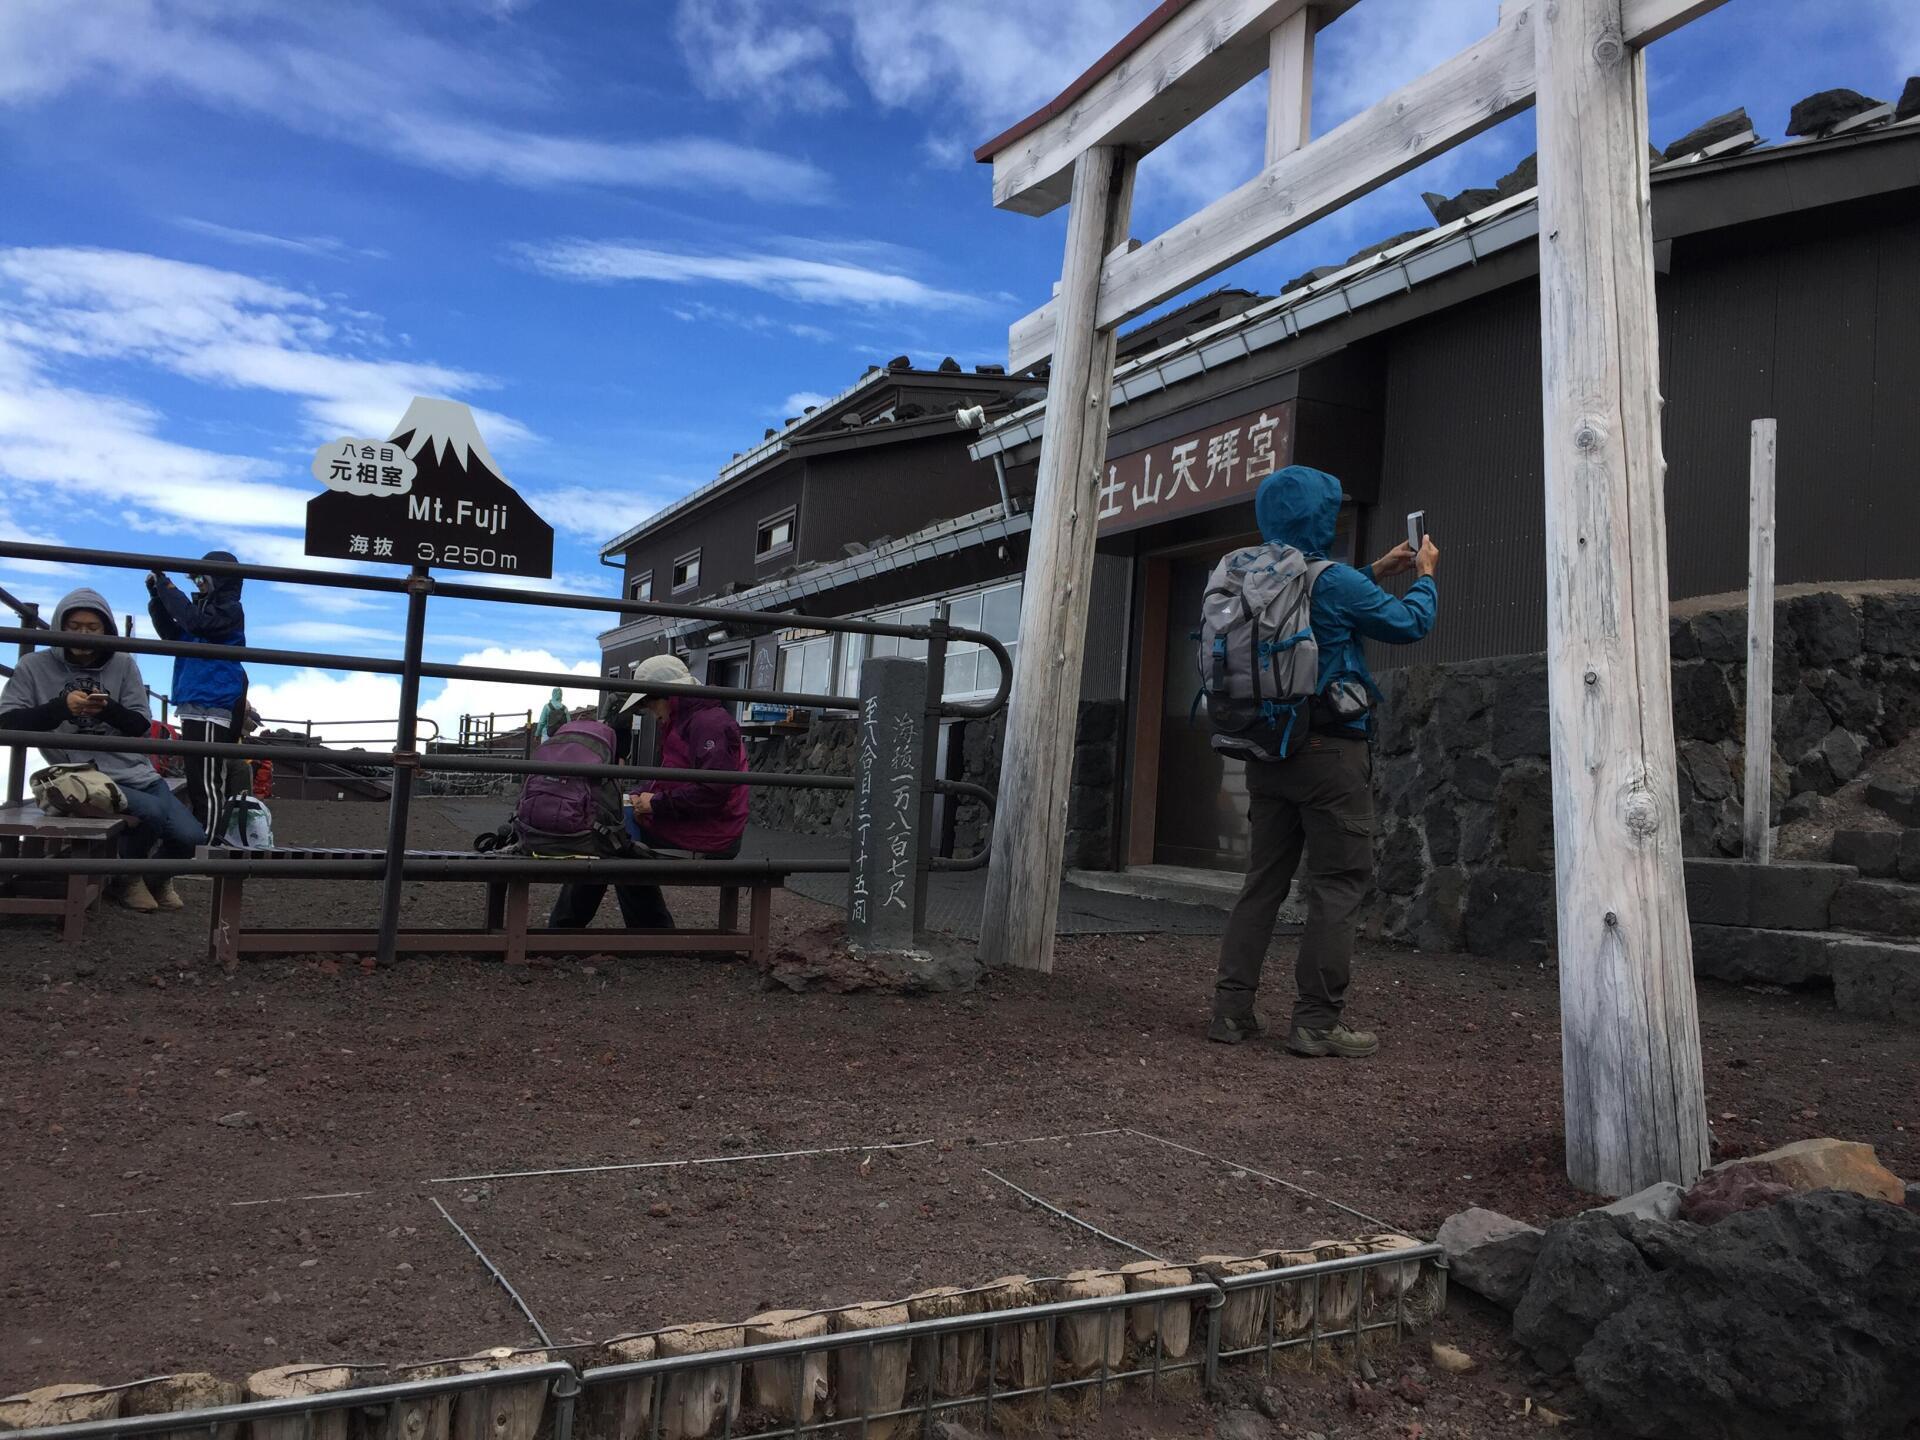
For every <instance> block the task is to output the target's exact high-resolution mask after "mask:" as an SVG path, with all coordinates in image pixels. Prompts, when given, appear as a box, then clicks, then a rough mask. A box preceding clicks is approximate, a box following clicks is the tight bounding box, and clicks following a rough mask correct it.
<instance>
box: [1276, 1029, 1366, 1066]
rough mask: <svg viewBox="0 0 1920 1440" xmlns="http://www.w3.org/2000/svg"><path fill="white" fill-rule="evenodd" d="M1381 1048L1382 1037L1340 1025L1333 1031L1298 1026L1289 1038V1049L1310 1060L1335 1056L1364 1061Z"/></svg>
mask: <svg viewBox="0 0 1920 1440" xmlns="http://www.w3.org/2000/svg"><path fill="white" fill-rule="evenodd" d="M1379 1048H1380V1037H1379V1036H1377V1035H1375V1034H1373V1032H1371V1031H1369V1030H1349V1029H1347V1027H1346V1026H1344V1025H1339V1024H1336V1025H1335V1026H1334V1027H1333V1028H1332V1029H1331V1030H1308V1029H1305V1028H1303V1027H1301V1026H1299V1025H1296V1026H1294V1027H1293V1031H1292V1033H1291V1034H1289V1035H1288V1036H1287V1049H1289V1050H1291V1051H1292V1052H1293V1053H1294V1054H1295V1055H1305V1056H1308V1057H1309V1058H1318V1057H1319V1056H1322V1055H1334V1056H1338V1057H1339V1058H1340V1059H1342V1060H1364V1059H1366V1058H1367V1057H1368V1056H1369V1055H1371V1054H1373V1052H1374V1051H1376V1050H1378V1049H1379Z"/></svg>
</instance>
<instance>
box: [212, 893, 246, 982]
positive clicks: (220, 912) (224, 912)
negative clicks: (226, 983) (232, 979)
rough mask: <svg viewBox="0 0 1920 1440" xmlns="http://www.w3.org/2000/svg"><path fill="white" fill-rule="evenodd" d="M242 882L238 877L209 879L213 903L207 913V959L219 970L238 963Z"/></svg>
mask: <svg viewBox="0 0 1920 1440" xmlns="http://www.w3.org/2000/svg"><path fill="white" fill-rule="evenodd" d="M244 883H245V882H244V881H243V880H242V879H241V877H240V876H238V875H216V876H214V877H213V903H212V904H211V905H210V906H209V907H208V914H207V958H208V959H210V960H212V961H213V962H214V964H216V965H218V966H219V967H220V968H221V969H223V970H232V969H234V968H235V967H237V966H238V965H239V964H240V901H241V896H242V889H241V887H242V886H243V884H244Z"/></svg>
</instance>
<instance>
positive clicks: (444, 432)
mask: <svg viewBox="0 0 1920 1440" xmlns="http://www.w3.org/2000/svg"><path fill="white" fill-rule="evenodd" d="M313 478H314V479H316V480H318V481H319V482H320V483H321V484H322V485H324V486H326V487H327V488H326V490H325V491H324V492H323V493H322V494H319V495H316V496H314V497H313V498H312V499H311V500H309V501H308V502H307V547H306V551H307V554H309V555H318V556H325V557H327V558H329V559H335V560H382V561H385V562H387V563H388V564H392V565H436V566H440V567H441V568H443V569H449V570H490V571H494V572H497V573H499V574H503V575H531V576H533V577H535V578H538V579H545V578H547V577H549V576H551V575H552V574H553V527H552V526H551V525H549V524H547V522H546V521H544V520H542V519H541V518H540V517H539V516H538V515H536V514H535V513H534V511H533V507H532V506H530V505H528V504H527V502H526V501H524V500H522V499H521V498H520V496H519V494H518V493H517V492H516V491H515V490H514V488H513V487H512V486H511V485H509V484H508V483H507V482H506V480H505V479H503V478H502V477H501V474H500V467H499V465H498V464H497V463H496V462H495V461H494V458H493V456H492V455H491V454H490V453H489V452H488V450H487V445H486V442H485V441H484V440H482V439H481V438H480V427H479V426H478V425H476V424H475V423H474V419H473V412H472V411H471V410H469V409H468V408H467V407H466V406H465V405H462V404H461V403H460V402H459V401H457V400H430V399H426V398H424V397H421V396H416V397H414V401H413V403H412V404H411V405H409V406H408V407H407V413H406V415H405V416H404V417H403V418H402V419H401V421H400V423H399V424H398V425H396V426H394V428H393V433H392V434H391V435H389V436H388V437H387V438H386V439H385V440H372V439H367V438H364V437H360V436H342V437H341V438H340V439H338V440H329V441H328V442H327V443H326V444H325V445H322V446H321V447H320V448H319V449H318V450H316V451H315V452H314V456H313Z"/></svg>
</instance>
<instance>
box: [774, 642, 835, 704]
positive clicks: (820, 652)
mask: <svg viewBox="0 0 1920 1440" xmlns="http://www.w3.org/2000/svg"><path fill="white" fill-rule="evenodd" d="M780 688H781V689H782V690H785V691H786V692H787V693H789V694H798V695H830V694H832V693H833V636H831V635H819V636H816V637H814V638H813V639H811V640H801V641H797V642H795V643H794V644H792V645H782V646H781V647H780Z"/></svg>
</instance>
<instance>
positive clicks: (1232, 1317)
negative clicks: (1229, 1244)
mask: <svg viewBox="0 0 1920 1440" xmlns="http://www.w3.org/2000/svg"><path fill="white" fill-rule="evenodd" d="M1196 1264H1197V1265H1198V1266H1199V1268H1200V1269H1201V1270H1203V1271H1212V1272H1214V1273H1215V1274H1217V1275H1220V1276H1223V1277H1224V1276H1232V1275H1254V1274H1257V1273H1259V1272H1260V1271H1262V1270H1265V1269H1266V1268H1267V1264H1266V1262H1265V1261H1264V1260H1251V1259H1243V1258H1241V1257H1239V1256H1235V1255H1202V1256H1201V1257H1200V1259H1199V1260H1198V1261H1197V1262H1196ZM1267 1299H1268V1295H1267V1292H1266V1290H1265V1289H1263V1288H1261V1287H1260V1286H1257V1285H1256V1286H1249V1287H1248V1288H1247V1289H1245V1290H1235V1291H1231V1292H1229V1293H1228V1295H1227V1303H1226V1304H1225V1305H1224V1306H1222V1307H1221V1310H1220V1348H1221V1349H1222V1350H1227V1351H1232V1350H1245V1349H1246V1348H1248V1347H1249V1346H1251V1345H1257V1344H1259V1343H1260V1341H1261V1340H1262V1339H1264V1338H1265V1336H1266V1329H1267Z"/></svg>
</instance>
